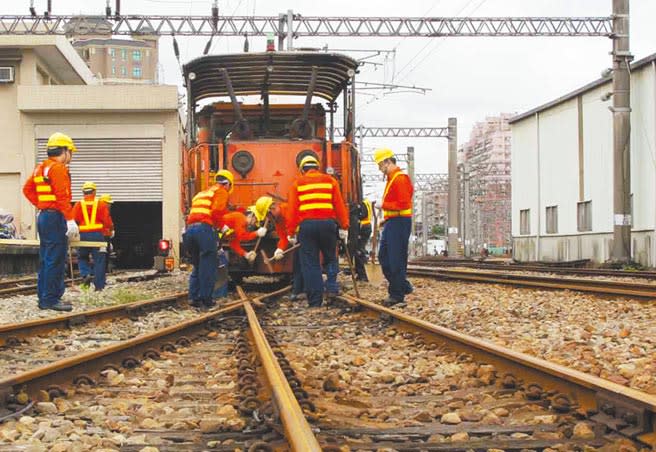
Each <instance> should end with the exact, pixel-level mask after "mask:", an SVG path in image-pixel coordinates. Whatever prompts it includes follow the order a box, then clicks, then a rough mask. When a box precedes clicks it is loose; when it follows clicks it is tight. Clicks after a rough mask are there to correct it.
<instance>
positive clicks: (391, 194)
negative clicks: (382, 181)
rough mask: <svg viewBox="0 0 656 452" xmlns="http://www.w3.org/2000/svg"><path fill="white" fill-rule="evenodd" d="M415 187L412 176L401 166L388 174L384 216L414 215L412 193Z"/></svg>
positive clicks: (386, 217)
mask: <svg viewBox="0 0 656 452" xmlns="http://www.w3.org/2000/svg"><path fill="white" fill-rule="evenodd" d="M413 192H414V188H413V187H412V182H410V177H408V175H407V174H404V173H402V172H401V169H400V168H397V169H396V170H394V171H392V173H390V174H388V175H387V184H386V185H385V193H384V194H383V205H382V208H383V216H384V218H385V219H386V220H387V219H388V218H394V217H412V193H413Z"/></svg>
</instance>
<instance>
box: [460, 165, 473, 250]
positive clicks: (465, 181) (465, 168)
mask: <svg viewBox="0 0 656 452" xmlns="http://www.w3.org/2000/svg"><path fill="white" fill-rule="evenodd" d="M462 185H463V195H462V196H463V199H462V210H463V215H462V216H463V217H464V218H463V221H462V244H463V246H464V249H465V257H471V239H470V238H469V237H470V236H471V232H470V227H471V218H470V215H471V214H470V208H469V165H468V164H467V163H463V165H462Z"/></svg>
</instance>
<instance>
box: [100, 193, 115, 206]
mask: <svg viewBox="0 0 656 452" xmlns="http://www.w3.org/2000/svg"><path fill="white" fill-rule="evenodd" d="M100 200H101V201H102V202H104V203H107V204H114V200H113V199H112V195H110V194H109V193H105V194H104V195H100Z"/></svg>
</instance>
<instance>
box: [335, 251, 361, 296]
mask: <svg viewBox="0 0 656 452" xmlns="http://www.w3.org/2000/svg"><path fill="white" fill-rule="evenodd" d="M339 241H340V242H342V245H344V251H346V260H348V264H349V269H350V270H351V281H353V290H355V296H356V297H358V298H360V291H359V290H358V284H357V283H356V282H355V270H354V268H353V262H352V261H351V253H350V251H349V249H348V244H347V243H346V242H345V241H344V240H342V239H339Z"/></svg>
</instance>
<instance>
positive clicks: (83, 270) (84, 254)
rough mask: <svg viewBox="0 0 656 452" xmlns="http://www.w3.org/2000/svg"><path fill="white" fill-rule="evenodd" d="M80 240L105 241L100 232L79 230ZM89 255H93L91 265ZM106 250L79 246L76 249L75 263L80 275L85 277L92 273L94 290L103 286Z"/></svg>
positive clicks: (101, 288)
mask: <svg viewBox="0 0 656 452" xmlns="http://www.w3.org/2000/svg"><path fill="white" fill-rule="evenodd" d="M80 240H82V241H85V242H106V240H105V237H104V236H103V235H102V232H100V231H96V232H80ZM89 256H91V257H93V265H91V262H90V261H89ZM106 259H107V252H106V251H101V250H100V249H99V248H86V247H85V248H80V249H79V250H78V251H77V265H78V267H80V276H81V277H82V278H85V277H87V276H89V275H93V285H94V286H95V287H96V290H103V289H104V288H105V269H106V268H107V267H106V265H105V261H106Z"/></svg>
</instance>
